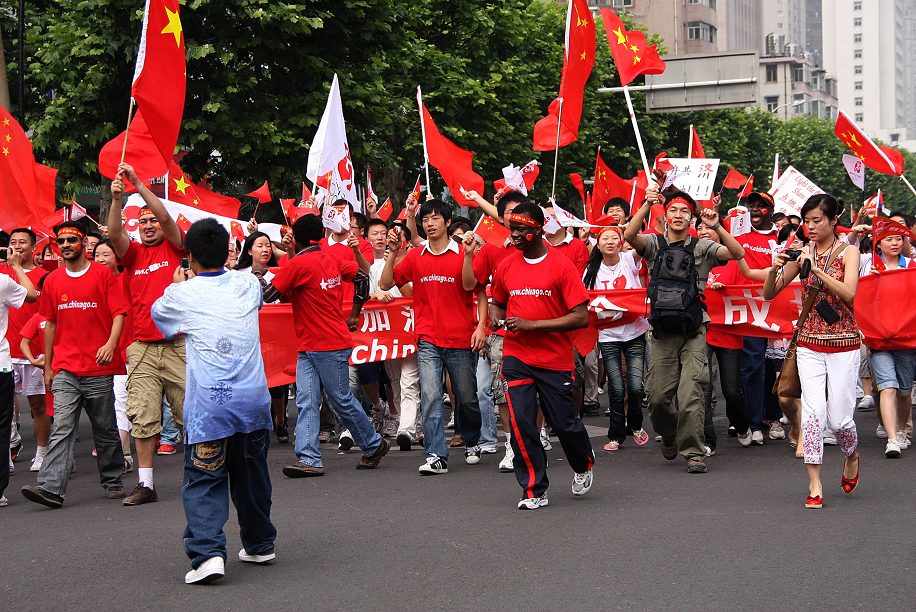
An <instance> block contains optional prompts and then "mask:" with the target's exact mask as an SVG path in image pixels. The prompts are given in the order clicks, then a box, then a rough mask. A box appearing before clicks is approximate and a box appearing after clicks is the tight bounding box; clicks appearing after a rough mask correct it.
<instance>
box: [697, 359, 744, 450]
mask: <svg viewBox="0 0 916 612" xmlns="http://www.w3.org/2000/svg"><path fill="white" fill-rule="evenodd" d="M742 354H743V352H742V349H727V348H722V347H719V346H712V345H709V344H707V345H706V357H707V360H708V361H709V362H710V363H712V356H713V355H715V356H716V361H717V362H718V363H719V382H720V383H721V385H722V395H724V396H725V414H726V415H727V416H728V421H729V423H730V424H731V426H732V427H734V428H735V429H736V430H737V431H738V433H739V434H741V435H744V434H745V433H746V432H747V428H748V427H750V426H751V422H750V420H749V419H748V416H747V407H746V406H745V402H744V385H743V384H742V383H741V360H742ZM714 392H715V391H714V385H713V384H712V381H709V384H708V385H706V391H705V392H704V394H703V404H704V408H705V409H706V410H705V416H704V417H703V433H704V434H705V438H706V445H707V446H709V447H710V448H715V447H716V429H715V427H714V426H713V423H712V417H713V414H712V409H711V404H712V394H713V393H714Z"/></svg>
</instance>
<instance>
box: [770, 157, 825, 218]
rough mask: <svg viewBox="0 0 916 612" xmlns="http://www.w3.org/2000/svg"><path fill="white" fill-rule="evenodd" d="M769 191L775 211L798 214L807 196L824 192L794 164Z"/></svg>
mask: <svg viewBox="0 0 916 612" xmlns="http://www.w3.org/2000/svg"><path fill="white" fill-rule="evenodd" d="M769 193H770V195H771V196H773V200H774V202H775V203H776V212H781V213H783V214H786V215H796V216H798V215H799V214H800V213H801V208H802V206H804V204H805V202H807V201H808V198H810V197H811V196H813V195H817V194H819V193H824V190H823V189H821V188H820V187H818V186H817V185H815V184H814V183H813V182H811V181H810V180H809V179H808V178H807V177H806V176H805V175H804V174H802V173H801V172H799V171H798V170H796V169H795V167H794V166H789V167H788V168H786V171H785V172H783V173H782V176H780V177H779V180H778V181H776V184H775V185H773V187H772V188H771V189H770V191H769Z"/></svg>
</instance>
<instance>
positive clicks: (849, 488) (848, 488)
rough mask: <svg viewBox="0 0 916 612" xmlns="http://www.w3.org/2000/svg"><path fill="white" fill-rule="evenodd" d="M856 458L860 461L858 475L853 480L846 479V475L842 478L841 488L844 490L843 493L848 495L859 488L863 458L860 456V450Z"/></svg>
mask: <svg viewBox="0 0 916 612" xmlns="http://www.w3.org/2000/svg"><path fill="white" fill-rule="evenodd" d="M856 457H857V459H858V460H859V463H858V464H857V465H856V475H855V476H854V477H853V478H846V476H845V475H841V476H840V487H842V488H843V492H844V493H846V494H847V495H848V494H849V493H852V492H853V491H855V490H856V487H857V486H859V468H860V467H861V463H862V458H861V456H860V455H859V451H858V449H856Z"/></svg>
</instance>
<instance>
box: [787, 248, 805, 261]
mask: <svg viewBox="0 0 916 612" xmlns="http://www.w3.org/2000/svg"><path fill="white" fill-rule="evenodd" d="M801 254H802V252H801V249H786V261H798V258H799V257H801Z"/></svg>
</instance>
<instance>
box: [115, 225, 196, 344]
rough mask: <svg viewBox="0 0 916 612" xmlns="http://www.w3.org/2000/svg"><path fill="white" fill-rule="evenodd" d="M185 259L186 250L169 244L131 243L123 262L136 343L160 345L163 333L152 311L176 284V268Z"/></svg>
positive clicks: (166, 241) (164, 242)
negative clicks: (171, 286) (170, 287)
mask: <svg viewBox="0 0 916 612" xmlns="http://www.w3.org/2000/svg"><path fill="white" fill-rule="evenodd" d="M184 256H185V252H184V249H179V248H178V247H176V246H175V245H173V244H172V243H171V242H169V241H168V240H163V241H162V242H160V243H159V244H157V245H156V246H145V245H143V244H140V243H138V242H131V243H130V246H129V247H128V248H127V252H126V253H124V257H122V258H121V265H123V266H124V272H123V274H126V275H127V278H126V279H125V281H124V288H125V291H127V292H128V298H129V300H130V318H131V329H132V331H133V333H132V339H131V342H133V341H134V340H142V341H143V342H159V341H160V340H162V338H163V336H162V332H161V331H159V328H158V327H156V324H155V323H153V318H152V316H151V315H150V311H151V310H152V308H153V302H155V301H156V300H158V299H159V298H161V297H162V294H163V293H165V288H166V287H168V286H169V285H171V284H172V277H173V276H174V275H175V268H177V267H178V266H179V265H181V258H182V257H184Z"/></svg>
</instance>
